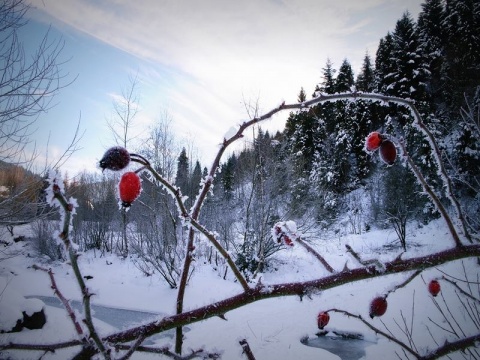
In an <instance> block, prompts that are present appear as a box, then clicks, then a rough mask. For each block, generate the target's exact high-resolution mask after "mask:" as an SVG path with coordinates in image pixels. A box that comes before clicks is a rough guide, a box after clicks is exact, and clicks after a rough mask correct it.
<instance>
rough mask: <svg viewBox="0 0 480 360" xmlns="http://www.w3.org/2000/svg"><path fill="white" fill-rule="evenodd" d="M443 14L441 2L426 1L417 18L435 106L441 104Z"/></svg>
mask: <svg viewBox="0 0 480 360" xmlns="http://www.w3.org/2000/svg"><path fill="white" fill-rule="evenodd" d="M444 17H445V12H444V8H443V1H442V0H426V1H425V3H423V4H422V11H421V12H420V14H419V17H418V23H417V28H418V35H419V40H420V43H421V46H422V47H423V52H424V54H425V57H426V60H427V62H428V69H429V71H430V74H431V75H430V82H429V93H430V94H431V96H432V98H433V99H436V100H437V101H436V102H437V104H438V103H439V102H441V97H440V96H441V91H440V90H441V88H442V82H441V69H442V67H443V62H444V53H445V50H444V45H445V43H446V39H445V31H444V28H443V26H442V23H443V22H444Z"/></svg>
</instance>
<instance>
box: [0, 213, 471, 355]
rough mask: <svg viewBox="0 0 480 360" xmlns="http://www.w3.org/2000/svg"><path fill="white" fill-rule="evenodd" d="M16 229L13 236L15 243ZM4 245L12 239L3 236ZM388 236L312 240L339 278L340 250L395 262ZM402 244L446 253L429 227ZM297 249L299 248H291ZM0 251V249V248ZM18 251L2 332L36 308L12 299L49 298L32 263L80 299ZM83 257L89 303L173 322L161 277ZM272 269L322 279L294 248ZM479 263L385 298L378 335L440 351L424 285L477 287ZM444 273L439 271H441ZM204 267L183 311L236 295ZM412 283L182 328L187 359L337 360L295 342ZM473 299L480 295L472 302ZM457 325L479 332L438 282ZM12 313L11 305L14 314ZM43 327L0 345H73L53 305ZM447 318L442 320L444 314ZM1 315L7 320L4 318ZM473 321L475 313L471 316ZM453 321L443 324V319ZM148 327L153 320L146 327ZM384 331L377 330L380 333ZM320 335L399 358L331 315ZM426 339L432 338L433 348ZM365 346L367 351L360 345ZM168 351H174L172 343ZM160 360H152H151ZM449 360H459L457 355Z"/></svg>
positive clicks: (5, 265)
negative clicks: (215, 354)
mask: <svg viewBox="0 0 480 360" xmlns="http://www.w3.org/2000/svg"><path fill="white" fill-rule="evenodd" d="M19 230H20V229H16V231H17V235H18V231H19ZM0 238H1V239H4V240H6V239H10V237H9V234H8V233H7V232H5V233H2V234H1V236H0ZM395 238H396V236H395V233H394V232H393V231H391V230H372V231H370V232H367V233H363V234H361V235H348V234H344V235H338V234H336V235H335V234H331V235H322V238H321V239H309V240H311V244H312V246H314V247H315V248H316V249H317V250H318V251H319V252H320V253H321V254H322V255H323V256H324V257H325V258H326V260H327V261H328V262H329V263H330V264H331V265H332V266H333V267H334V268H335V269H336V270H338V271H340V270H342V269H343V268H344V266H345V264H346V263H347V264H348V266H349V267H350V268H353V267H357V266H359V264H358V263H356V260H355V259H353V258H352V257H351V256H350V255H348V254H346V252H345V244H350V245H351V246H352V247H353V248H354V249H355V250H356V251H357V252H358V253H360V254H361V255H362V256H363V257H364V258H366V259H370V258H377V259H379V260H381V261H385V260H393V259H394V258H395V257H396V256H397V255H398V254H399V253H400V252H401V249H400V248H398V247H396V248H394V249H392V248H385V247H383V246H384V245H387V244H391V243H392V242H393V241H394V240H395ZM407 242H408V243H409V244H411V246H410V247H409V249H408V251H407V253H406V254H404V255H403V257H404V258H405V257H412V256H417V255H422V254H427V253H431V252H434V251H438V250H441V249H445V248H449V247H452V246H453V242H452V241H451V240H450V237H449V235H448V232H447V229H446V227H445V226H444V224H443V221H442V220H441V219H440V220H436V221H433V222H431V223H430V224H428V225H426V226H419V225H418V224H416V223H412V224H410V225H409V233H408V238H407ZM297 245H298V244H297ZM2 246H3V245H2ZM13 250H21V251H20V252H19V254H18V255H16V256H13V257H10V258H7V259H4V260H1V261H0V326H1V327H4V326H6V323H7V322H8V321H10V320H11V318H12V315H13V313H14V312H15V311H19V312H20V313H21V309H20V308H21V307H22V308H23V310H25V309H27V308H28V309H31V310H33V309H34V308H38V307H39V306H40V307H41V305H42V304H41V303H40V305H39V303H38V300H33V299H32V300H26V301H27V302H29V301H32V302H31V303H29V304H28V305H27V304H22V305H21V306H20V305H18V302H16V301H15V296H17V299H18V297H20V298H21V295H23V296H32V295H37V296H53V291H52V289H51V287H50V282H49V278H48V275H47V274H46V273H45V272H42V271H36V270H34V269H32V265H33V264H38V265H41V266H44V267H51V268H52V269H53V271H54V273H55V278H56V281H57V284H58V287H59V289H60V290H61V291H62V293H63V294H64V296H65V297H66V298H68V299H71V300H81V293H80V291H79V288H78V285H77V283H76V282H75V280H74V276H73V273H72V270H71V268H70V266H69V265H68V264H66V263H47V262H45V261H42V259H39V258H37V257H35V254H34V252H33V250H31V248H30V247H29V246H28V243H25V242H19V243H16V244H12V245H11V246H9V247H8V248H4V249H2V251H8V252H12V251H13ZM96 255H97V256H95V254H94V253H93V252H87V253H83V254H82V255H81V256H80V258H79V262H80V268H81V270H82V273H83V275H91V276H93V279H91V280H88V281H87V285H88V286H89V288H90V290H91V292H92V293H94V294H95V295H94V296H93V297H92V302H93V303H94V304H98V305H105V306H109V307H114V308H125V309H133V310H142V311H148V312H154V313H166V314H174V312H175V301H176V295H177V294H176V290H172V289H170V288H169V287H168V286H167V285H166V284H165V282H162V280H161V279H160V278H159V277H158V276H151V277H145V276H144V275H142V273H141V272H140V271H139V270H138V269H137V268H136V267H135V266H134V265H133V263H132V262H131V261H130V260H129V259H126V260H123V259H120V258H119V257H116V256H114V255H108V256H106V257H99V256H98V252H97V254H96ZM272 265H273V266H272V268H271V269H270V270H269V271H268V272H266V273H265V274H262V276H261V279H262V283H263V284H273V283H284V282H291V281H303V280H308V279H314V278H318V277H321V276H323V275H326V274H327V273H326V271H325V269H324V268H323V267H322V266H321V264H320V263H319V262H318V261H317V260H316V259H315V258H314V257H313V256H312V255H311V254H309V253H307V252H306V251H305V250H304V249H303V248H301V247H300V246H293V247H291V248H289V249H285V250H282V251H280V252H278V253H276V254H275V255H274V261H273V262H272ZM478 269H479V267H478V264H477V262H476V259H468V260H464V261H457V262H454V263H449V264H446V265H444V266H442V267H439V268H437V269H427V270H425V271H424V272H423V273H422V277H416V278H415V279H414V280H413V281H412V282H411V283H409V284H408V286H406V287H404V288H401V289H399V290H397V291H396V292H394V293H392V294H390V295H389V297H388V310H387V313H386V314H385V315H384V316H383V317H381V318H375V319H373V320H372V321H371V322H372V324H373V325H375V326H377V327H379V328H380V329H383V330H385V326H386V327H387V328H388V329H389V330H390V331H391V332H392V333H394V334H396V335H397V336H398V337H399V338H400V339H402V341H405V342H407V343H408V340H407V338H406V337H405V334H404V333H403V331H405V327H408V328H409V329H411V332H412V338H413V340H414V342H415V345H416V346H417V348H418V351H419V352H420V353H423V352H424V351H426V350H427V349H428V348H430V349H432V348H434V347H435V346H436V344H435V341H437V342H438V344H443V343H444V339H445V336H446V333H445V332H444V331H443V330H441V329H440V327H439V326H438V325H435V324H434V322H436V323H437V324H442V326H444V327H448V322H447V320H446V319H445V318H444V317H443V316H442V315H441V314H440V312H439V310H438V309H437V307H436V306H435V304H434V301H433V300H432V297H431V295H430V294H429V293H428V291H427V286H426V284H425V282H426V283H428V281H430V279H432V278H435V277H440V276H442V272H441V271H445V272H447V273H448V274H450V275H452V276H455V277H458V278H460V279H462V278H463V279H464V278H465V273H466V274H467V275H468V277H470V278H471V280H475V281H477V280H476V279H477V274H478ZM440 270H441V271H440ZM222 275H223V274H221V275H220V274H219V273H218V272H216V271H215V270H214V269H213V268H212V266H211V265H209V264H205V263H204V261H203V259H199V260H198V261H196V262H195V271H194V273H193V276H192V278H191V279H190V283H189V286H188V287H187V291H186V303H185V309H186V310H188V309H194V308H196V307H198V306H202V305H206V304H209V303H211V302H213V301H216V300H220V299H223V298H225V297H229V296H232V295H235V294H238V293H240V292H241V291H242V288H241V286H240V285H239V284H238V283H236V282H234V281H233V279H232V278H228V279H227V280H223V279H222ZM408 276H409V274H400V275H394V276H393V275H390V276H384V277H380V278H377V279H374V280H368V281H361V282H356V283H351V284H346V285H343V286H339V287H337V288H333V289H330V290H327V291H324V292H322V293H318V294H313V295H312V296H311V298H308V297H304V298H303V299H299V298H298V297H283V298H275V299H269V300H262V301H258V302H255V303H253V304H250V305H247V306H245V307H243V308H240V309H237V310H234V311H231V312H229V313H227V314H226V319H227V320H226V321H225V320H222V319H220V318H211V319H208V320H206V321H203V322H199V323H195V324H191V325H189V328H190V331H188V332H186V333H185V342H184V349H185V353H187V352H188V350H189V349H194V350H195V349H199V348H204V349H205V350H206V351H219V352H221V353H222V359H246V357H245V356H244V355H242V349H241V347H240V345H239V341H240V340H241V339H247V341H248V343H249V345H250V347H251V349H252V351H253V353H254V355H255V356H256V358H257V359H258V360H261V359H278V360H282V359H325V360H328V359H339V357H338V356H336V355H334V354H332V353H330V352H327V351H326V350H322V349H320V348H315V347H310V346H306V345H304V344H302V343H301V341H300V340H301V339H302V338H303V339H305V338H311V339H313V338H315V337H316V335H315V333H316V332H317V331H318V328H317V324H316V316H317V314H318V312H319V311H321V310H326V309H330V308H338V309H344V310H348V311H349V312H351V313H354V314H359V315H362V317H363V318H365V319H369V317H368V311H369V303H370V301H371V299H373V298H374V297H375V296H377V295H381V294H383V293H384V292H385V291H388V290H389V289H392V288H393V287H394V286H395V285H398V284H400V283H402V282H403V281H404V280H405V279H406V278H407V277H408ZM477 295H478V294H477ZM443 299H445V301H446V303H447V304H448V306H449V310H450V311H451V312H452V316H453V317H455V320H456V322H457V323H458V324H459V325H460V326H461V327H462V328H463V329H462V330H463V331H465V333H466V334H470V333H471V332H473V331H478V329H477V326H476V325H475V324H474V323H473V322H472V321H471V320H470V318H469V316H468V315H467V314H466V313H465V309H463V308H462V306H461V305H460V303H459V300H458V297H457V295H456V293H455V291H454V289H453V287H452V286H448V284H446V283H444V282H442V292H441V295H439V296H438V297H437V298H436V300H437V301H438V303H439V304H440V306H443V308H444V309H445V305H444V304H443V303H444V300H443ZM16 305H18V306H16ZM45 310H46V314H47V323H46V325H45V327H44V328H43V329H42V330H25V329H24V330H23V331H21V332H20V333H12V334H0V343H2V344H5V343H8V342H15V343H55V342H60V341H66V340H70V339H75V336H76V335H75V329H74V327H73V325H72V322H71V321H70V319H69V317H68V315H67V313H66V312H65V311H64V310H62V309H58V308H55V307H52V306H45ZM446 313H447V315H448V312H446ZM6 314H8V316H6ZM477 315H478V314H477ZM448 316H450V315H448ZM151 320H153V319H151ZM382 322H383V323H384V324H382ZM95 324H96V325H97V327H98V329H99V332H100V333H101V335H106V334H109V333H112V332H114V331H115V330H116V329H115V328H114V327H113V326H111V325H109V324H107V323H104V322H102V321H100V320H98V321H96V323H95ZM326 329H327V330H341V331H351V332H360V333H362V334H363V335H364V336H365V340H367V341H369V342H370V343H371V345H370V346H367V347H366V349H365V358H366V359H393V358H397V356H396V355H395V352H397V353H398V354H399V355H401V356H403V357H405V356H404V354H403V352H402V351H401V350H400V348H399V347H398V346H397V345H395V344H393V343H392V342H390V341H388V340H386V339H384V338H382V337H379V336H378V337H377V336H376V335H375V334H374V333H373V332H372V331H371V330H368V329H367V328H366V326H365V325H364V324H362V323H361V322H360V321H358V320H356V319H352V318H348V317H346V316H344V315H341V314H338V313H331V314H330V323H329V325H327V327H326ZM430 333H431V334H432V335H433V337H434V338H435V340H434V339H432V336H431V335H430ZM156 341H157V344H159V345H165V344H168V343H172V342H173V340H172V339H171V338H170V337H164V338H161V339H158V340H156ZM367 345H368V344H367ZM172 346H173V344H172ZM74 353H75V349H66V350H57V351H56V352H55V353H47V354H45V356H44V357H43V359H67V358H70V357H71V356H72V354H74ZM41 355H42V352H32V351H9V352H3V353H0V358H2V359H3V358H12V359H30V358H31V359H36V358H39V357H40V356H41ZM149 358H154V356H152V355H145V354H140V353H136V354H135V355H134V356H133V359H149ZM157 358H158V357H157ZM451 358H453V359H456V358H460V355H459V354H454V355H452V356H451Z"/></svg>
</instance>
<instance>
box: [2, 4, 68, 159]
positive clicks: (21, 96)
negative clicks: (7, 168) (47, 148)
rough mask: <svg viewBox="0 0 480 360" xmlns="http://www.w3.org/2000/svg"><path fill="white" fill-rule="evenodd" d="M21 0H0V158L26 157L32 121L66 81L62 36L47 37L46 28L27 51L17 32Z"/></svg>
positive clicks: (20, 24) (24, 10)
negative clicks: (31, 49) (33, 45)
mask: <svg viewBox="0 0 480 360" xmlns="http://www.w3.org/2000/svg"><path fill="white" fill-rule="evenodd" d="M28 9H29V5H28V3H27V2H26V1H25V0H4V1H2V2H1V3H0V64H2V65H1V66H0V127H1V131H0V160H2V161H7V160H8V161H9V162H12V161H15V160H16V161H17V162H18V161H20V160H23V161H26V160H28V159H29V157H28V156H26V154H25V146H26V145H27V144H29V143H30V142H31V140H30V135H31V134H32V132H33V131H34V129H33V125H34V124H35V122H36V121H37V119H38V117H39V115H40V114H42V113H45V112H46V111H47V110H48V109H50V108H51V107H52V106H53V105H54V103H53V99H54V95H56V94H57V93H58V92H59V90H60V89H62V88H63V87H65V86H67V85H69V84H70V83H71V81H68V80H67V75H68V74H65V73H63V72H62V71H61V66H62V65H63V64H64V63H65V61H62V60H61V59H60V55H61V52H62V50H63V47H64V42H63V40H61V39H60V40H51V36H50V32H49V31H47V32H46V34H45V35H44V37H43V38H42V40H41V41H40V43H39V44H38V47H37V49H36V51H35V52H33V53H32V54H29V53H28V52H26V51H25V48H24V45H23V43H22V41H21V39H20V36H19V30H20V28H22V27H24V26H25V25H26V24H27V20H26V19H25V15H26V13H27V11H28Z"/></svg>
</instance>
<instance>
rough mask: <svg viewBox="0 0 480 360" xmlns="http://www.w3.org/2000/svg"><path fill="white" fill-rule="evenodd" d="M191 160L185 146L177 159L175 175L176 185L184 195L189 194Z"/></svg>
mask: <svg viewBox="0 0 480 360" xmlns="http://www.w3.org/2000/svg"><path fill="white" fill-rule="evenodd" d="M188 169H189V160H188V157H187V150H185V148H183V149H182V151H181V152H180V156H179V157H178V160H177V174H176V176H175V185H176V186H178V187H179V188H180V190H181V191H182V193H183V194H184V195H187V194H189V170H188Z"/></svg>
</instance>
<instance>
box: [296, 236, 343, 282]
mask: <svg viewBox="0 0 480 360" xmlns="http://www.w3.org/2000/svg"><path fill="white" fill-rule="evenodd" d="M295 241H296V242H297V243H298V244H300V245H301V246H303V247H304V248H305V249H306V250H307V251H308V252H309V253H310V254H312V255H313V256H315V257H316V258H317V260H318V261H320V262H321V263H322V265H323V266H324V267H325V269H327V271H328V272H329V273H331V274H333V273H334V272H335V270H334V269H333V267H331V266H330V264H329V263H328V262H327V261H326V260H325V258H324V257H323V256H322V255H320V254H319V253H318V252H317V251H316V250H315V249H314V248H312V247H311V246H310V245H308V244H307V243H306V242H305V241H303V240H302V239H301V238H300V237H297V238H296V239H295Z"/></svg>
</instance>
